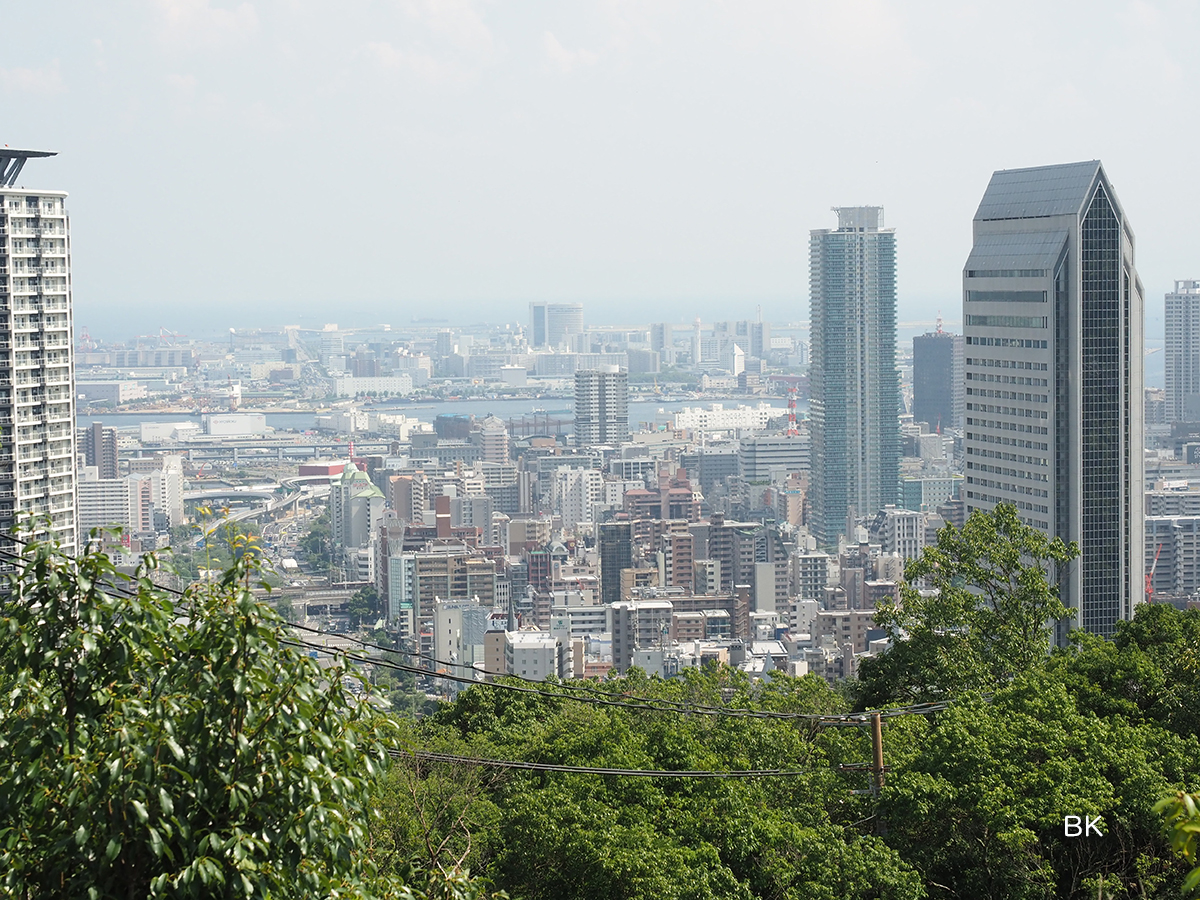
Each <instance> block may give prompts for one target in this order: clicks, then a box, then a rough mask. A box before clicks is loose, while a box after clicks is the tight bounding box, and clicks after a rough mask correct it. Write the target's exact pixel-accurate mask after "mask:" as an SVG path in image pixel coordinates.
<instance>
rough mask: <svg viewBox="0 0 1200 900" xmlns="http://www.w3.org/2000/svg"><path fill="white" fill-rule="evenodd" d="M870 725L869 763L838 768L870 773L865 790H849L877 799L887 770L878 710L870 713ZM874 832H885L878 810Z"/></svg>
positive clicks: (844, 770)
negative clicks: (884, 761) (884, 762)
mask: <svg viewBox="0 0 1200 900" xmlns="http://www.w3.org/2000/svg"><path fill="white" fill-rule="evenodd" d="M870 725H871V762H870V763H849V764H845V765H842V766H839V767H838V768H839V769H841V770H842V771H843V772H846V771H860V772H861V771H864V770H865V771H867V772H869V773H870V775H871V786H870V788H869V789H868V790H865V791H851V792H850V793H852V794H870V795H871V796H872V797H874V798H875V799H876V801H878V800H879V796H880V794H882V793H883V783H884V775H885V774H886V772H887V766H885V765H884V764H883V717H882V716H881V715H880V713H879V712H873V713H870ZM875 833H876V834H886V833H887V827H886V825H884V822H883V819H882V818H881V817H880V816H879V814H878V812H876V814H875Z"/></svg>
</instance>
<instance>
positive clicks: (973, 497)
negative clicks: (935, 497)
mask: <svg viewBox="0 0 1200 900" xmlns="http://www.w3.org/2000/svg"><path fill="white" fill-rule="evenodd" d="M1143 298H1144V294H1143V290H1142V285H1141V282H1140V281H1139V280H1138V277H1137V271H1136V269H1135V268H1134V238H1133V231H1132V229H1131V228H1130V226H1129V222H1128V220H1127V219H1126V218H1125V213H1124V211H1123V210H1122V209H1121V205H1120V204H1119V203H1118V202H1117V198H1116V195H1115V194H1114V193H1113V189H1112V185H1111V184H1110V183H1109V181H1108V178H1107V176H1106V175H1105V173H1104V169H1103V168H1102V167H1101V165H1100V163H1099V162H1098V161H1095V160H1093V161H1091V162H1083V163H1071V164H1068V165H1059V166H1043V167H1039V168H1033V169H1009V170H1002V171H999V172H996V173H995V174H993V175H992V180H991V182H990V184H989V185H988V188H987V191H986V192H985V193H984V195H983V200H982V201H981V202H980V204H979V210H978V212H976V213H975V221H974V245H973V247H972V249H971V255H970V257H969V258H968V260H967V265H966V267H965V269H964V271H963V322H964V329H963V330H964V332H965V335H966V347H965V355H966V366H965V368H966V391H967V396H966V405H967V409H966V420H967V421H966V460H967V462H966V465H967V471H966V476H967V485H966V505H967V510H968V512H969V511H972V510H976V509H982V510H989V509H992V508H993V507H994V506H996V505H997V504H998V503H1001V502H1004V503H1010V504H1012V505H1014V506H1016V507H1017V510H1018V512H1019V514H1020V517H1021V519H1022V521H1024V522H1025V523H1026V524H1028V525H1032V526H1034V527H1035V528H1038V529H1039V530H1041V531H1043V532H1045V533H1046V534H1047V535H1050V536H1054V537H1061V538H1062V539H1063V540H1064V541H1078V542H1079V548H1080V556H1079V559H1078V560H1077V561H1076V562H1074V563H1072V564H1071V565H1070V566H1068V567H1066V569H1065V570H1064V571H1062V572H1059V573H1057V575H1058V577H1059V578H1060V584H1061V591H1062V600H1063V602H1064V603H1065V604H1066V605H1067V606H1069V607H1071V608H1073V609H1074V610H1076V614H1077V617H1078V621H1077V624H1078V625H1080V626H1082V627H1083V628H1086V629H1087V630H1088V631H1092V632H1095V633H1097V634H1102V635H1112V634H1113V632H1114V631H1115V629H1116V624H1117V622H1118V621H1121V620H1122V619H1128V618H1129V617H1130V616H1132V614H1133V609H1134V606H1135V605H1136V604H1137V602H1138V601H1139V600H1140V599H1141V595H1142V580H1143V572H1142V565H1143V563H1142V559H1143V547H1142V540H1143V538H1142V535H1143V530H1144V529H1143V517H1142V489H1143V470H1142V444H1143V441H1142V429H1143V423H1142V416H1143V406H1142V384H1143V377H1142V310H1143V305H1144V299H1143ZM1068 624H1069V623H1060V626H1059V629H1058V634H1057V640H1058V641H1059V642H1060V643H1062V642H1065V641H1066V638H1067V628H1068Z"/></svg>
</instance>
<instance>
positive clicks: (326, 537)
mask: <svg viewBox="0 0 1200 900" xmlns="http://www.w3.org/2000/svg"><path fill="white" fill-rule="evenodd" d="M299 546H300V552H301V553H302V554H303V555H304V558H305V560H306V561H307V563H308V566H309V568H310V569H312V570H313V571H314V572H328V571H329V554H330V553H331V552H332V547H333V527H332V522H331V520H330V517H329V510H328V509H326V510H325V511H324V512H322V513H321V515H319V516H317V518H316V519H314V520H313V523H312V526H311V527H310V528H309V530H308V534H306V535H305V536H304V537H303V538H301V539H300V545H299Z"/></svg>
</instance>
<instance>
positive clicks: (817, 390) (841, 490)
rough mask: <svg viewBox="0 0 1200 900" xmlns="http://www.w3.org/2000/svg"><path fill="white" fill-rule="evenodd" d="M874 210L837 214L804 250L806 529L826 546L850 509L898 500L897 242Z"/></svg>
mask: <svg viewBox="0 0 1200 900" xmlns="http://www.w3.org/2000/svg"><path fill="white" fill-rule="evenodd" d="M880 212H881V210H879V209H878V208H877V207H854V208H849V209H840V210H838V215H839V224H840V227H839V228H838V229H837V230H821V231H814V232H813V233H812V237H811V241H810V245H809V264H810V289H811V296H812V318H811V325H812V348H811V353H812V355H811V367H810V370H809V371H810V379H811V387H812V400H811V402H810V406H809V409H810V415H811V423H810V424H811V430H812V473H813V477H812V505H811V509H812V517H813V522H812V526H813V527H812V530H813V534H814V535H815V536H816V538H817V540H818V541H820V542H821V543H822V544H823V545H827V546H828V545H832V544H833V543H835V542H836V541H837V537H838V535H839V534H841V533H843V532H844V531H845V528H846V521H847V517H848V515H849V513H850V511H851V510H853V511H854V513H855V514H856V515H859V516H866V515H870V514H872V513H874V512H876V511H878V510H879V509H882V508H883V507H884V506H885V505H886V504H889V503H892V504H894V503H898V502H899V492H900V491H899V473H900V420H899V411H900V377H899V373H898V372H897V369H896V239H895V234H894V233H893V232H892V231H887V230H881V229H880V228H879V227H878V224H877V223H878V218H879V213H880ZM863 223H868V224H863Z"/></svg>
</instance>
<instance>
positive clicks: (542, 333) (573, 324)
mask: <svg viewBox="0 0 1200 900" xmlns="http://www.w3.org/2000/svg"><path fill="white" fill-rule="evenodd" d="M529 326H530V327H529V346H531V347H549V348H551V349H558V348H559V347H560V346H564V345H566V344H567V343H568V341H569V339H570V336H571V335H573V334H583V304H582V303H530V304H529Z"/></svg>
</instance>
